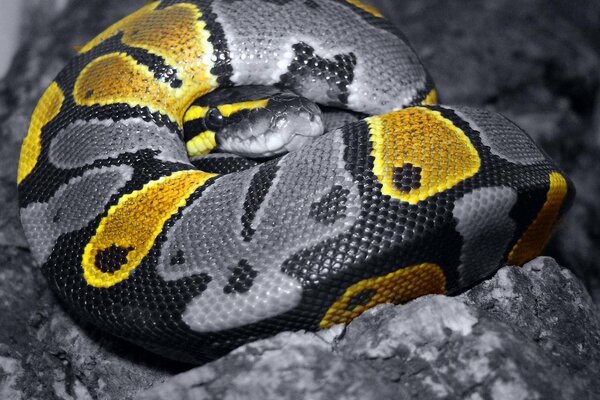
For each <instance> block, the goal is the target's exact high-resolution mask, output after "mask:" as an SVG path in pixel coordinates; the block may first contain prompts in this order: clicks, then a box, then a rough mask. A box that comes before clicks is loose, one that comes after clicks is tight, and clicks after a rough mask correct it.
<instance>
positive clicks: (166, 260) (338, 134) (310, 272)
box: [17, 0, 574, 362]
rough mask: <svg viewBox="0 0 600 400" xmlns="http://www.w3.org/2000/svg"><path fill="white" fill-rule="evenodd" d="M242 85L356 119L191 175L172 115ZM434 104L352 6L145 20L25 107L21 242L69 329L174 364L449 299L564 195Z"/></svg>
mask: <svg viewBox="0 0 600 400" xmlns="http://www.w3.org/2000/svg"><path fill="white" fill-rule="evenodd" d="M241 85H276V86H279V87H282V88H286V89H289V90H292V91H294V92H296V93H298V94H300V95H302V96H305V97H306V98H308V99H310V100H312V101H315V102H317V103H319V104H321V105H326V106H335V107H340V108H345V109H348V110H351V111H355V112H360V113H365V114H369V115H371V116H370V117H368V118H366V119H364V120H361V121H358V122H356V123H352V124H348V125H345V126H343V127H342V128H340V129H336V130H333V131H330V132H327V133H326V134H324V135H323V136H320V137H319V138H317V139H315V140H314V141H312V142H310V143H309V144H307V145H306V146H304V147H302V148H301V149H300V150H298V151H295V152H292V153H289V154H287V155H285V156H283V157H280V158H276V159H273V160H270V161H267V162H264V163H261V164H258V165H256V166H253V167H250V168H246V169H243V170H241V171H238V172H234V173H220V174H217V173H214V172H208V171H205V170H200V169H197V168H196V167H195V166H194V165H193V164H192V163H191V162H190V159H189V157H188V154H187V153H186V147H185V144H184V142H183V140H182V138H183V133H182V127H183V122H184V121H183V117H184V115H185V112H186V110H187V109H188V108H189V107H190V105H191V104H192V103H193V102H194V101H195V100H196V99H197V98H199V97H201V96H202V95H205V94H207V93H209V92H212V91H214V90H215V89H217V88H222V87H229V86H241ZM435 102H436V92H435V89H434V86H433V83H432V81H431V79H430V77H429V75H428V74H427V72H426V71H425V69H424V67H423V66H422V65H421V63H420V61H419V60H418V58H417V56H416V55H415V53H414V52H413V50H412V49H411V48H410V46H409V45H408V44H407V42H406V41H405V39H404V38H403V36H402V35H401V34H400V33H399V32H398V31H396V29H395V28H394V27H392V26H391V24H389V23H388V22H386V21H385V20H384V19H383V18H382V15H381V14H380V13H379V12H378V11H377V10H376V9H374V8H372V7H370V6H366V5H364V4H363V3H361V2H360V1H359V0H264V1H259V0H214V1H210V0H162V1H154V2H151V3H149V4H147V5H146V6H145V7H143V8H141V9H140V10H139V11H137V12H135V13H133V14H131V15H129V16H127V17H125V18H124V19H123V20H121V21H119V22H117V23H116V24H114V25H113V26H111V27H109V28H108V29H107V30H105V31H104V32H103V33H101V34H100V35H99V36H97V37H96V38H95V39H93V40H92V41H90V42H89V43H88V44H87V45H85V46H84V47H83V48H82V49H81V50H80V52H79V54H78V55H77V56H76V57H75V58H73V59H72V60H71V61H70V62H69V63H68V65H67V66H66V67H65V68H64V69H63V70H62V71H61V72H60V73H59V74H58V76H57V77H56V79H55V80H54V81H53V82H52V83H51V85H50V87H49V88H48V89H47V90H46V92H45V93H44V94H43V96H42V97H41V99H40V101H39V103H38V105H37V107H36V108H35V110H34V113H33V116H32V120H31V125H30V128H29V132H28V134H27V136H26V138H25V140H24V142H23V146H22V150H21V157H20V162H19V171H18V178H17V181H18V190H19V202H20V208H21V220H22V224H23V227H24V229H25V233H26V236H27V239H28V241H29V243H30V245H31V249H32V252H33V255H34V257H35V259H36V261H37V262H38V263H39V265H40V266H41V268H42V271H43V273H44V275H45V276H46V278H47V279H48V281H49V283H50V285H51V287H52V288H53V290H54V291H55V292H56V294H57V295H58V296H59V297H60V299H61V300H63V302H64V303H65V304H66V305H67V307H68V308H69V309H70V310H72V312H73V313H75V314H77V315H78V316H81V317H83V318H84V319H85V320H87V321H90V322H92V323H94V324H96V325H97V326H99V327H101V328H103V329H105V330H106V331H108V332H111V333H112V334H115V335H118V336H120V337H123V338H125V339H127V340H129V341H132V342H134V343H137V344H139V345H141V346H143V347H145V348H147V349H149V350H152V351H154V352H157V353H160V354H162V355H165V356H167V357H170V358H174V359H179V360H183V361H188V362H202V361H205V360H209V359H212V358H214V357H218V356H219V355H221V354H223V353H225V352H227V351H229V350H231V349H232V348H235V347H236V346H239V345H241V344H243V343H245V342H248V341H250V340H255V339H258V338H263V337H266V336H269V335H273V334H276V333H277V332H280V331H282V330H298V329H309V330H316V329H319V328H327V327H330V326H332V325H334V324H337V323H346V322H349V321H351V320H352V319H353V318H354V317H356V316H357V315H359V314H360V313H362V312H363V311H365V310H366V309H368V308H370V307H373V306H374V305H377V304H380V303H384V302H393V303H402V302H406V301H408V300H410V299H414V298H416V297H418V296H421V295H425V294H429V293H447V294H453V293H457V292H459V291H461V290H464V289H465V288H466V287H468V286H470V285H473V284H474V283H476V282H478V281H480V280H482V279H484V278H486V277H488V276H490V275H491V274H493V273H494V272H495V271H496V270H497V269H498V268H499V267H500V266H501V265H504V264H505V263H510V264H516V265H521V264H523V263H524V262H526V261H528V260H530V259H532V258H533V257H535V256H537V255H538V254H540V252H541V251H542V250H543V248H544V245H545V243H546V241H547V240H548V238H549V236H550V234H551V231H552V228H553V227H554V225H555V224H556V222H557V220H558V219H559V218H560V216H561V215H562V214H563V213H564V212H565V211H566V209H567V208H568V205H569V203H570V201H571V199H572V197H573V193H574V191H573V187H572V185H571V183H570V182H569V181H568V179H567V178H566V177H565V175H564V174H563V173H562V172H561V171H560V170H559V169H558V168H557V167H556V165H555V164H554V163H553V162H552V161H551V160H549V159H548V158H547V156H546V155H545V154H544V153H543V152H542V151H540V150H539V149H538V148H537V147H536V145H535V144H534V143H533V142H532V141H531V139H530V138H529V137H528V136H527V135H526V134H525V133H524V132H523V131H522V130H520V129H519V128H518V127H516V126H515V125H514V124H512V123H511V122H510V121H508V120H507V119H505V118H504V117H502V116H500V115H497V114H494V113H491V112H487V111H482V110H477V109H473V108H467V107H449V106H445V105H435ZM393 110H397V111H393ZM211 162H212V163H214V164H216V165H217V166H218V167H220V168H221V169H222V170H227V168H228V167H227V163H228V162H230V161H228V159H227V157H213V158H212V159H211Z"/></svg>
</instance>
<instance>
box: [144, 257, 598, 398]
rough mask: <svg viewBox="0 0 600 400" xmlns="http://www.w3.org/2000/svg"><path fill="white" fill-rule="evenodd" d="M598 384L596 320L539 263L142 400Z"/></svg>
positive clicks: (248, 357) (250, 352)
mask: <svg viewBox="0 0 600 400" xmlns="http://www.w3.org/2000/svg"><path fill="white" fill-rule="evenodd" d="M598 374H600V317H599V314H598V310H597V309H596V307H595V305H594V304H593V303H592V300H591V298H590V297H589V295H588V294H587V292H586V291H585V288H584V287H583V285H582V284H581V283H580V282H579V280H578V279H577V278H575V277H574V276H573V274H572V273H570V272H569V271H568V270H566V269H563V268H561V267H560V266H558V265H557V264H556V262H555V261H554V260H552V259H551V258H539V259H537V260H535V261H533V262H531V263H529V264H528V265H527V266H525V267H524V268H516V267H505V268H503V269H501V270H500V271H499V272H498V274H496V276H495V277H494V278H492V279H491V280H489V281H486V282H484V283H482V284H481V285H479V286H477V287H475V288H474V289H472V290H470V291H468V292H466V293H464V294H463V295H461V296H458V297H454V298H449V297H444V296H428V297H425V298H420V299H417V300H415V301H413V302H411V303H408V304H406V305H404V306H396V307H394V306H391V305H384V306H379V307H377V308H375V309H373V310H370V311H368V312H367V313H365V314H363V315H362V316H361V317H359V318H357V319H356V320H354V321H353V322H351V323H350V324H349V325H348V326H347V327H345V328H344V327H343V326H341V325H339V326H336V327H334V328H332V329H330V330H328V331H323V332H320V333H317V334H314V333H304V332H298V333H290V332H286V333H282V334H280V335H278V336H276V337H274V338H271V339H267V340H262V341H258V342H254V343H251V344H249V345H246V346H244V347H241V348H239V349H237V350H236V351H234V352H233V353H231V354H229V355H227V356H225V357H224V358H222V359H220V360H218V361H215V362H213V363H210V364H207V365H205V366H203V367H200V368H197V369H193V370H191V371H188V372H185V373H183V374H181V375H178V376H176V377H174V378H172V379H171V380H169V381H168V382H166V383H165V384H163V385H160V386H158V387H156V388H154V389H152V390H151V391H150V392H148V393H146V394H144V395H142V396H141V398H143V399H148V400H150V399H152V400H158V399H170V398H180V399H209V398H226V399H244V398H253V399H271V398H272V399H275V398H277V399H298V398H311V399H331V398H343V399H385V398H395V399H404V398H406V399H437V398H440V399H443V398H468V399H488V398H489V399H593V398H597V397H598V396H600V382H598V381H597V377H598Z"/></svg>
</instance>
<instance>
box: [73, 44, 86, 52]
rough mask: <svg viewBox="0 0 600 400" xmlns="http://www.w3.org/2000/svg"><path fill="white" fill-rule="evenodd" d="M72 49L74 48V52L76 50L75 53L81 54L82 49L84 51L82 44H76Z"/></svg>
mask: <svg viewBox="0 0 600 400" xmlns="http://www.w3.org/2000/svg"><path fill="white" fill-rule="evenodd" d="M71 47H73V50H75V52H77V53H81V49H83V45H81V44H74V45H73V46H71Z"/></svg>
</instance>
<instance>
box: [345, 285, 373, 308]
mask: <svg viewBox="0 0 600 400" xmlns="http://www.w3.org/2000/svg"><path fill="white" fill-rule="evenodd" d="M376 293H377V290H375V289H365V290H363V291H361V292H359V293H357V294H355V295H354V296H352V297H350V300H348V304H347V305H346V310H348V311H353V310H354V309H355V308H356V307H358V306H366V305H367V304H369V302H370V301H371V299H372V298H373V296H375V294H376Z"/></svg>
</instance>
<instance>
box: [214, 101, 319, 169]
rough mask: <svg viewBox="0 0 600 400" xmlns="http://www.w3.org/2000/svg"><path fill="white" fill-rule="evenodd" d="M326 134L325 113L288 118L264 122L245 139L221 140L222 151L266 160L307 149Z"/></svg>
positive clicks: (279, 116)
mask: <svg viewBox="0 0 600 400" xmlns="http://www.w3.org/2000/svg"><path fill="white" fill-rule="evenodd" d="M324 130H325V127H324V123H323V120H322V118H321V113H320V112H319V113H318V114H317V113H314V112H311V113H308V112H306V113H304V112H303V113H298V114H293V115H292V114H284V115H278V116H276V117H274V118H272V119H271V120H270V121H263V122H262V123H258V124H255V125H254V126H253V127H252V128H251V134H248V131H246V132H245V135H244V137H241V136H238V135H228V136H227V137H225V138H222V137H221V138H220V137H218V136H217V141H218V143H219V144H218V146H219V150H221V151H223V152H227V153H233V154H237V155H240V156H243V157H248V158H266V157H274V156H278V155H282V154H285V153H288V152H293V151H296V150H299V149H300V148H302V147H304V146H305V145H307V144H308V143H310V142H311V141H312V140H314V139H315V138H316V137H318V136H320V135H322V134H323V132H324Z"/></svg>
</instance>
